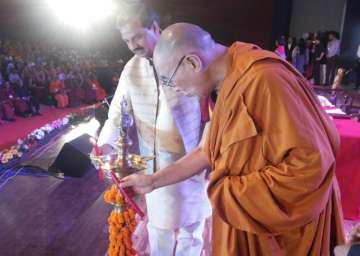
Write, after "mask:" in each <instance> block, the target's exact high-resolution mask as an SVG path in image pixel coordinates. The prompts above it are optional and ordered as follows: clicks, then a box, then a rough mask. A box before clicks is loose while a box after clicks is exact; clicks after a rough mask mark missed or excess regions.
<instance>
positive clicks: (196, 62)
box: [185, 54, 202, 72]
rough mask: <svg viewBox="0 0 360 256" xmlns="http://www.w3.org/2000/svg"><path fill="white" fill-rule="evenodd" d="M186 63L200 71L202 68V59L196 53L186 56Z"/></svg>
mask: <svg viewBox="0 0 360 256" xmlns="http://www.w3.org/2000/svg"><path fill="white" fill-rule="evenodd" d="M185 63H186V64H187V65H189V66H190V68H191V69H193V70H194V71H195V72H200V71H201V70H202V61H201V59H200V57H199V56H197V55H195V54H190V55H187V56H186V58H185Z"/></svg>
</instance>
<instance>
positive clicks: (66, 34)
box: [0, 0, 291, 54]
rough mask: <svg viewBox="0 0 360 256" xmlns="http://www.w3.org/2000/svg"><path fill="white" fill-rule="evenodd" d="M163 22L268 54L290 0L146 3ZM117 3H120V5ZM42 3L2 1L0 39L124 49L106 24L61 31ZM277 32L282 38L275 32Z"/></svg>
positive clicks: (284, 28) (285, 24)
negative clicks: (200, 30) (256, 46)
mask: <svg viewBox="0 0 360 256" xmlns="http://www.w3.org/2000/svg"><path fill="white" fill-rule="evenodd" d="M148 1H149V2H150V3H151V4H152V5H153V6H154V8H155V9H156V10H158V11H159V13H160V14H161V16H162V20H163V25H164V26H166V25H168V24H171V23H174V22H180V21H183V22H191V23H195V24H198V25H200V26H202V27H204V28H205V29H207V30H208V31H209V32H211V33H212V34H213V35H214V37H215V38H216V39H217V40H218V41H219V42H221V43H224V44H227V45H229V44H231V43H232V42H234V41H238V40H240V41H245V42H251V43H256V44H259V45H260V46H262V47H265V48H268V49H270V48H272V45H273V40H274V37H275V36H274V35H275V34H281V33H283V31H284V33H286V31H287V30H288V23H289V22H288V21H287V20H288V19H289V17H290V16H289V15H290V13H289V7H290V4H289V3H291V0H266V1H263V0H223V1H216V0H148ZM119 2H121V1H120V0H119ZM44 4H45V1H41V0H27V1H22V0H4V1H0V36H1V37H3V38H4V37H13V38H21V39H32V40H34V39H35V40H38V39H39V38H41V40H46V39H51V40H52V41H53V42H54V43H64V44H70V45H77V46H79V47H81V48H83V49H86V48H91V47H92V46H94V45H95V46H101V47H103V48H105V49H106V48H108V49H113V48H115V47H117V48H118V49H121V51H122V52H123V54H128V53H127V52H126V49H125V48H126V47H125V46H124V44H123V43H121V40H120V38H119V35H118V32H117V31H116V30H115V26H114V20H113V19H110V20H108V21H106V22H103V23H102V24H99V25H98V26H97V27H94V28H93V29H92V30H90V31H89V32H88V33H87V34H86V33H79V32H78V31H76V30H72V29H69V28H66V27H62V26H61V25H59V24H58V23H57V22H56V21H55V20H56V17H54V16H53V15H52V14H51V13H49V12H48V11H47V8H46V6H44ZM279 30H280V32H279Z"/></svg>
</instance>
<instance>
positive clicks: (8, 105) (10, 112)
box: [0, 81, 15, 122]
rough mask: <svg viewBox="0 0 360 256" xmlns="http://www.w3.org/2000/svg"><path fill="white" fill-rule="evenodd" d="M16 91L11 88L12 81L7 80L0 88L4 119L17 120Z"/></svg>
mask: <svg viewBox="0 0 360 256" xmlns="http://www.w3.org/2000/svg"><path fill="white" fill-rule="evenodd" d="M13 102H14V92H13V91H12V90H11V88H10V83H9V82H7V81H6V82H5V83H4V86H3V87H1V88H0V109H1V112H2V115H1V116H2V119H3V120H5V121H8V122H12V121H15V119H14V116H15V108H14V103H13Z"/></svg>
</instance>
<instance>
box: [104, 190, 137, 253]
mask: <svg viewBox="0 0 360 256" xmlns="http://www.w3.org/2000/svg"><path fill="white" fill-rule="evenodd" d="M104 201H105V202H106V203H109V204H113V205H116V207H115V209H114V210H113V211H112V212H111V214H110V216H109V218H108V223H109V240H110V244H109V250H108V253H109V256H133V255H136V252H135V250H134V249H133V247H132V240H131V237H132V234H133V232H134V231H135V228H136V225H137V222H136V219H135V215H136V214H135V211H134V210H133V209H132V208H130V207H129V206H128V205H127V203H126V202H125V200H124V198H123V197H122V196H121V195H120V193H119V192H118V190H117V188H116V185H112V186H111V188H110V189H109V190H107V191H106V192H105V193H104Z"/></svg>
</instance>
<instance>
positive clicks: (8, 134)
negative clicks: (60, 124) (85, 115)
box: [0, 106, 81, 150]
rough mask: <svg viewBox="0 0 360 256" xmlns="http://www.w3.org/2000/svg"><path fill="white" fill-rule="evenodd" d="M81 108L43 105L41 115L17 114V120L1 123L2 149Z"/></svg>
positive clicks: (0, 143) (0, 141)
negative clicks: (26, 116) (21, 115)
mask: <svg viewBox="0 0 360 256" xmlns="http://www.w3.org/2000/svg"><path fill="white" fill-rule="evenodd" d="M80 109H81V107H79V108H65V109H57V108H51V107H49V106H41V114H42V115H41V116H34V117H28V118H22V117H18V116H16V121H15V122H12V123H8V124H0V150H2V149H5V148H8V147H10V146H12V145H14V144H15V143H16V141H17V140H18V139H19V138H24V137H26V136H27V135H28V134H29V133H31V132H32V131H33V130H35V129H37V128H40V127H42V126H44V125H45V124H47V123H50V122H52V121H54V120H56V119H59V118H61V117H64V116H66V115H68V114H70V113H75V112H79V111H80Z"/></svg>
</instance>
